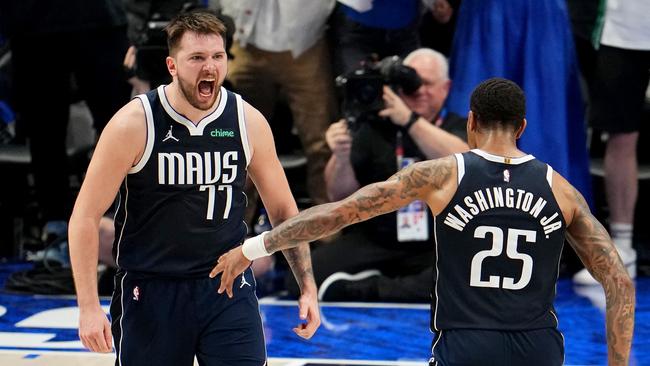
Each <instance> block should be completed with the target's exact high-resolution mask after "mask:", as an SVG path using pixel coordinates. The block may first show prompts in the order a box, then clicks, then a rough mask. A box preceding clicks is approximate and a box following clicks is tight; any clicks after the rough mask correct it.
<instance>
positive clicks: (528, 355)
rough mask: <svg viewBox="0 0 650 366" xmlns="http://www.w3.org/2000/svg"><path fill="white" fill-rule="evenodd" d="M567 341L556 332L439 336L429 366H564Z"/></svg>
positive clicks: (474, 332) (443, 333)
mask: <svg viewBox="0 0 650 366" xmlns="http://www.w3.org/2000/svg"><path fill="white" fill-rule="evenodd" d="M563 363H564V338H563V337H562V334H561V333H560V332H559V331H558V330H557V329H554V328H544V329H535V330H526V331H499V330H477V329H455V330H443V331H441V332H438V334H437V337H436V338H435V339H434V340H433V347H432V357H431V359H430V361H429V365H430V366H474V365H476V366H479V365H480V366H556V365H557V366H561V365H562V364H563Z"/></svg>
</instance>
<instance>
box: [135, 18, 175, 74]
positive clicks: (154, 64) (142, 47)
mask: <svg viewBox="0 0 650 366" xmlns="http://www.w3.org/2000/svg"><path fill="white" fill-rule="evenodd" d="M156 15H158V14H156ZM168 23H169V20H161V19H160V18H158V19H156V18H154V19H151V20H149V21H147V24H146V28H145V30H144V32H143V33H142V34H141V37H140V43H139V44H138V45H137V48H136V49H137V51H136V56H135V59H136V64H135V69H134V72H135V75H136V76H137V77H138V78H140V79H142V80H149V81H154V82H164V83H167V82H169V80H170V79H171V77H170V75H169V72H168V71H167V64H166V63H165V58H167V55H168V54H169V51H168V49H167V34H166V33H165V26H167V24H168ZM156 84H157V83H156Z"/></svg>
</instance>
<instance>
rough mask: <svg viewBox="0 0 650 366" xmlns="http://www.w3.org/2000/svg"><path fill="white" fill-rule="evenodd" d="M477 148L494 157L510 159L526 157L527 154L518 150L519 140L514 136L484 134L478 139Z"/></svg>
mask: <svg viewBox="0 0 650 366" xmlns="http://www.w3.org/2000/svg"><path fill="white" fill-rule="evenodd" d="M476 147H477V148H478V149H481V150H483V151H485V152H487V153H490V154H492V155H498V156H504V157H509V158H517V157H521V156H525V155H526V153H525V152H523V151H521V150H519V149H518V148H517V140H516V139H515V137H514V136H513V135H512V134H509V135H503V134H502V133H490V134H483V135H481V136H480V137H478V138H477V144H476Z"/></svg>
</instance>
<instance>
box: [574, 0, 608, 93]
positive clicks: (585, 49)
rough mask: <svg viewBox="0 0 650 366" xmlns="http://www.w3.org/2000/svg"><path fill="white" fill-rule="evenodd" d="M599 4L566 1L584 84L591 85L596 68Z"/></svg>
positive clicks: (585, 0) (590, 0) (591, 1)
mask: <svg viewBox="0 0 650 366" xmlns="http://www.w3.org/2000/svg"><path fill="white" fill-rule="evenodd" d="M601 3H602V2H601V1H593V0H567V6H568V9H569V19H571V27H572V29H573V42H574V43H575V48H576V56H577V57H578V66H580V73H581V74H582V76H583V78H584V80H585V82H586V84H590V83H591V81H592V79H593V75H594V68H595V66H596V48H595V47H594V45H595V44H598V37H599V35H600V30H601V29H600V28H597V24H596V22H597V20H598V11H599V8H601ZM601 20H602V19H601ZM585 94H587V93H585Z"/></svg>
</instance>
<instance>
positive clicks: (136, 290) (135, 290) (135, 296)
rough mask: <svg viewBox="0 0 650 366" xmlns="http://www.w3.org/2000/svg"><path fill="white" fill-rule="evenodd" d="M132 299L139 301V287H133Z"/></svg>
mask: <svg viewBox="0 0 650 366" xmlns="http://www.w3.org/2000/svg"><path fill="white" fill-rule="evenodd" d="M133 300H135V301H140V287H138V286H135V287H134V288H133Z"/></svg>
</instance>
